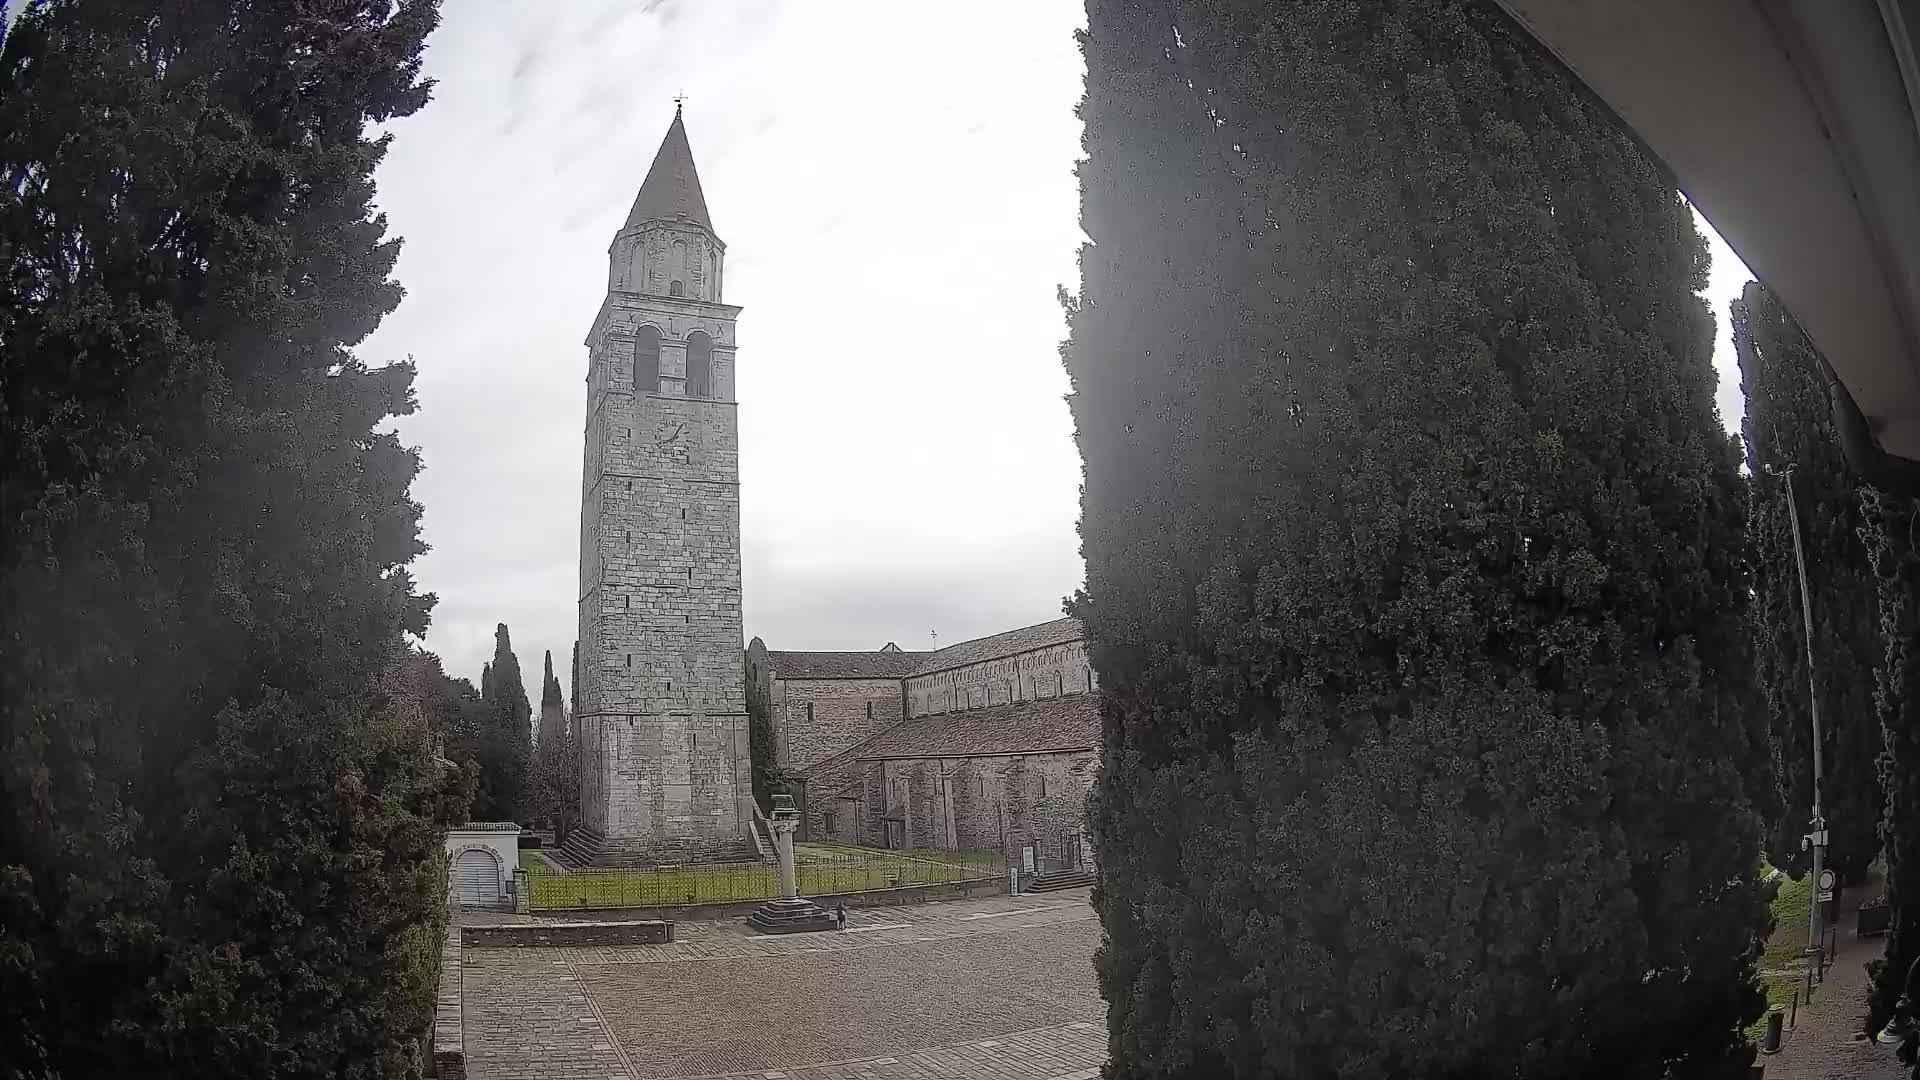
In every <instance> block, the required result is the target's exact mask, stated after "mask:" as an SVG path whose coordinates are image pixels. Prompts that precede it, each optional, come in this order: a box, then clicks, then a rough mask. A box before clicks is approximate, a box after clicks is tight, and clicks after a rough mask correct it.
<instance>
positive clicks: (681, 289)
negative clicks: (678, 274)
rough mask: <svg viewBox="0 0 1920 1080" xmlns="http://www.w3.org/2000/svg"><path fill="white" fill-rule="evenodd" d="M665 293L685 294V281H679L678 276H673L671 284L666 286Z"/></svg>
mask: <svg viewBox="0 0 1920 1080" xmlns="http://www.w3.org/2000/svg"><path fill="white" fill-rule="evenodd" d="M667 295H668V296H685V295H687V283H686V282H684V281H681V280H680V279H679V278H674V279H673V284H671V285H669V286H667Z"/></svg>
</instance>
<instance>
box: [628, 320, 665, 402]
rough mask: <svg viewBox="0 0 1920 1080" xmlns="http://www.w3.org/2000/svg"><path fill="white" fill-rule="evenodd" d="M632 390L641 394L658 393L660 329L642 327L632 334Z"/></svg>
mask: <svg viewBox="0 0 1920 1080" xmlns="http://www.w3.org/2000/svg"><path fill="white" fill-rule="evenodd" d="M633 388H634V390H635V391H636V392H638V393H642V394H657V393H659V392H660V328H659V327H657V326H643V327H641V328H640V329H638V330H636V331H634V334H633Z"/></svg>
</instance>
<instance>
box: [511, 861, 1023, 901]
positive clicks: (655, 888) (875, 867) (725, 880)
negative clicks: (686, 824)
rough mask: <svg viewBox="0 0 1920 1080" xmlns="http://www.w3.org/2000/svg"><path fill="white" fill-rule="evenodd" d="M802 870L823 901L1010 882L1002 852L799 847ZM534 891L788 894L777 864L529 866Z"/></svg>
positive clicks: (736, 896)
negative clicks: (566, 868)
mask: <svg viewBox="0 0 1920 1080" xmlns="http://www.w3.org/2000/svg"><path fill="white" fill-rule="evenodd" d="M794 874H795V876H796V877H797V878H798V883H799V887H800V895H802V896H810V897H813V898H815V899H819V898H820V897H824V896H834V895H838V894H844V893H855V892H868V891H871V890H875V889H897V888H904V887H906V886H909V885H939V884H945V883H949V882H959V881H982V880H993V881H1005V880H1006V878H1007V861H1006V858H1005V856H1003V855H1001V854H1000V853H998V852H973V851H882V850H878V849H867V848H812V847H810V848H808V849H807V850H805V851H804V852H797V853H795V856H794ZM527 895H528V902H529V904H530V905H531V906H532V908H533V909H534V910H536V911H540V910H546V911H554V910H562V909H583V908H584V909H592V908H620V907H674V906H678V905H682V904H721V903H729V902H733V901H742V900H770V899H772V898H774V897H776V896H779V895H780V872H779V868H778V867H776V866H774V865H772V864H770V863H718V864H706V865H688V866H652V867H645V868H639V869H631V870H626V869H620V870H571V871H566V872H555V871H553V870H550V869H533V868H529V871H528V873H527Z"/></svg>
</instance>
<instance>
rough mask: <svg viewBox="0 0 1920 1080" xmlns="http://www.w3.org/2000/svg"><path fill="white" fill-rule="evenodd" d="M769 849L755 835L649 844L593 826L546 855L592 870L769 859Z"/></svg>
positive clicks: (577, 830) (571, 866)
mask: <svg viewBox="0 0 1920 1080" xmlns="http://www.w3.org/2000/svg"><path fill="white" fill-rule="evenodd" d="M772 852H773V845H772V843H771V842H768V843H767V846H766V848H765V849H764V851H763V850H762V848H761V846H760V838H759V837H758V836H735V837H730V838H728V839H724V840H713V839H696V838H692V837H676V838H672V839H667V840H658V841H654V842H651V843H634V842H626V843H622V842H618V841H611V840H608V839H607V838H606V837H605V836H604V835H602V834H601V833H599V832H596V831H594V830H593V829H589V828H585V827H579V828H575V829H574V830H573V831H571V832H569V833H568V834H567V842H566V843H564V844H562V845H560V846H559V847H557V848H550V849H548V851H547V854H549V855H551V856H552V857H553V859H554V861H555V862H558V863H559V864H561V865H562V866H564V867H566V868H567V869H569V870H591V869H599V868H607V867H631V866H685V865H688V864H691V863H738V862H744V863H760V862H770V861H772V858H773V855H772Z"/></svg>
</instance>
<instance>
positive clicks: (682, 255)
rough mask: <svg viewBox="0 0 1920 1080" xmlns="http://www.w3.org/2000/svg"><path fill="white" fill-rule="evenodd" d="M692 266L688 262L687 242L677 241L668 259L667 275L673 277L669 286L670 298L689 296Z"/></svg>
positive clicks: (668, 293)
mask: <svg viewBox="0 0 1920 1080" xmlns="http://www.w3.org/2000/svg"><path fill="white" fill-rule="evenodd" d="M691 265H692V264H691V263H689V262H687V242H686V241H685V240H675V241H674V242H673V248H672V250H671V252H670V253H669V255H668V257H667V273H669V274H671V275H673V277H672V281H671V283H670V284H669V285H668V286H667V295H668V296H685V295H687V279H688V278H689V277H692V276H693V275H692V274H689V273H688V272H687V270H688V268H689V267H690V266H691Z"/></svg>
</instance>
